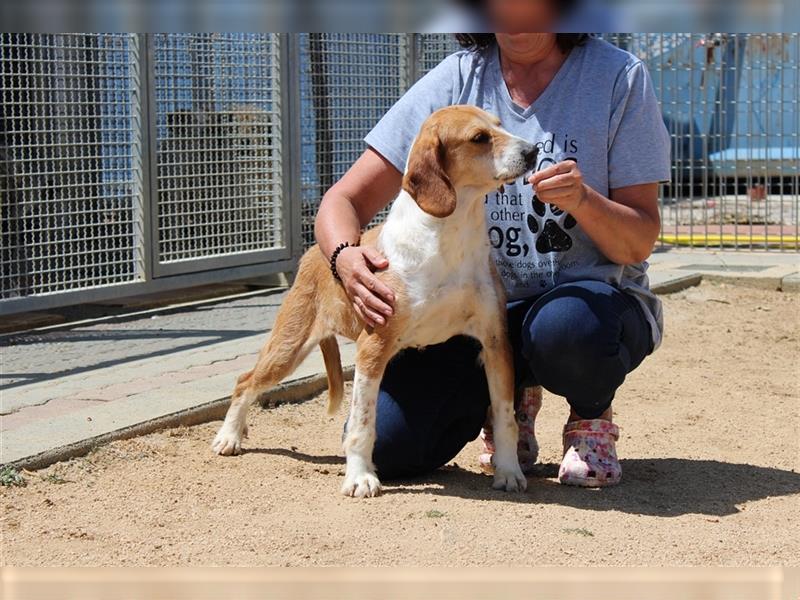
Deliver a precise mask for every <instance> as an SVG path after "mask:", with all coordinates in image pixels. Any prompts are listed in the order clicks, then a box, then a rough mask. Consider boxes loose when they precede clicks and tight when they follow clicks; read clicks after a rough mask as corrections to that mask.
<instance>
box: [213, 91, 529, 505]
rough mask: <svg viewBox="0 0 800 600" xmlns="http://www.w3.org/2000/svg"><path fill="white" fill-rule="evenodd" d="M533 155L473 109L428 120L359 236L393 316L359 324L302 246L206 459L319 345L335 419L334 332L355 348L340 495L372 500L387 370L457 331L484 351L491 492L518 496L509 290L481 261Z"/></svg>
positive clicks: (455, 109) (238, 432) (234, 445)
mask: <svg viewBox="0 0 800 600" xmlns="http://www.w3.org/2000/svg"><path fill="white" fill-rule="evenodd" d="M535 157H536V149H535V147H534V146H533V145H532V144H529V143H528V142H526V141H524V140H522V139H520V138H517V137H514V136H512V135H510V134H509V133H508V132H506V131H504V130H503V129H501V128H500V126H499V120H498V119H497V118H496V117H494V116H492V115H489V114H488V113H486V112H484V111H482V110H480V109H478V108H475V107H472V106H451V107H447V108H443V109H441V110H438V111H436V112H435V113H433V114H432V115H431V116H430V117H429V118H428V119H427V120H426V121H425V123H423V125H422V128H421V130H420V132H419V135H418V136H417V139H416V140H415V142H414V144H413V147H412V149H411V153H410V154H409V159H408V167H407V169H406V173H405V175H404V177H403V188H402V190H401V192H400V193H399V195H398V196H397V198H396V199H395V200H394V203H393V205H392V208H391V211H390V212H389V215H388V217H387V218H386V221H385V223H384V224H383V225H382V226H379V227H375V228H373V229H371V230H369V231H367V232H366V233H365V234H364V236H363V238H362V241H363V243H364V244H373V245H375V246H376V247H377V249H378V250H379V251H380V252H382V253H383V255H384V256H385V257H386V258H387V259H388V261H389V267H388V268H387V269H386V270H384V271H381V272H379V273H378V274H377V275H378V277H379V278H380V279H382V280H383V282H384V283H386V284H387V285H388V286H389V287H390V288H391V289H392V290H393V291H394V292H395V298H396V300H395V307H394V316H393V317H392V318H391V319H389V320H388V322H387V323H386V325H384V326H381V327H377V328H375V329H371V328H368V327H366V326H365V324H364V323H363V322H362V321H361V320H360V319H359V318H358V317H357V315H356V313H355V312H354V310H353V308H352V306H351V303H350V300H349V298H348V297H347V295H346V294H345V291H344V288H343V287H342V285H341V284H339V282H337V281H336V280H335V279H334V278H333V276H332V275H331V273H330V270H329V265H328V261H327V260H326V258H325V256H324V255H323V254H322V252H321V251H320V249H319V247H318V246H313V247H312V248H310V249H309V250H308V252H306V254H305V255H304V256H303V258H302V259H301V261H300V265H299V269H298V272H297V277H296V279H295V282H294V285H293V286H292V288H291V289H290V290H289V293H288V295H287V296H286V299H285V301H284V303H283V305H282V306H281V308H280V311H279V312H278V315H277V318H276V321H275V327H274V329H273V331H272V335H271V336H270V338H269V340H268V342H267V343H266V345H265V346H264V348H263V349H262V351H261V354H260V356H259V359H258V363H257V365H256V367H255V369H253V370H252V371H249V372H248V373H245V374H243V375H242V376H240V377H239V379H238V381H237V384H236V388H235V389H234V392H233V397H232V401H231V406H230V408H229V409H228V413H227V415H226V416H225V422H224V423H223V425H222V427H221V428H220V430H219V433H217V436H216V438H215V439H214V442H213V444H212V448H213V449H214V451H215V452H217V453H218V454H236V453H238V452H240V450H241V443H242V438H243V436H245V435H246V429H247V427H246V415H247V409H248V407H249V405H250V404H251V403H252V402H253V401H254V400H255V399H256V398H257V397H258V396H259V395H260V394H261V393H263V392H264V391H266V390H267V389H268V388H270V387H272V386H274V385H275V384H277V383H278V382H279V381H280V380H281V379H283V378H284V377H286V376H287V375H288V374H290V373H291V372H292V371H293V370H294V369H295V368H296V367H297V365H298V364H299V363H300V362H301V361H302V360H303V359H304V358H305V357H306V355H307V354H308V353H309V352H310V351H311V350H312V349H313V348H314V346H316V345H317V344H319V345H320V347H321V349H322V354H323V357H324V360H325V367H326V370H327V374H328V390H329V404H328V412H329V413H332V412H333V411H335V410H336V409H337V408H338V406H339V404H340V403H341V400H342V395H343V377H342V367H341V363H340V358H339V348H338V345H337V342H336V337H335V336H336V335H342V336H345V337H347V338H350V339H354V340H357V353H356V365H355V366H356V368H355V379H354V382H353V398H352V401H351V403H350V416H349V419H348V425H347V433H346V435H345V439H344V450H345V454H346V456H347V469H346V473H345V479H344V484H343V485H342V493H344V494H345V495H348V496H356V497H364V496H375V495H376V494H378V493H379V492H380V482H379V481H378V478H377V476H376V475H375V466H374V465H373V463H372V451H373V447H374V444H375V406H376V402H377V397H378V386H379V384H380V382H381V378H382V377H383V373H384V369H385V367H386V364H387V363H388V362H389V360H390V359H391V358H392V357H393V356H394V355H395V354H396V353H397V352H399V351H400V350H402V349H403V348H409V347H421V346H427V345H431V344H437V343H440V342H444V341H445V340H447V339H449V338H451V337H452V336H454V335H459V334H465V335H469V336H472V337H474V338H477V339H478V340H479V341H480V342H481V344H482V346H483V351H482V360H483V363H484V366H485V368H486V375H487V378H488V382H489V393H490V396H491V411H492V420H493V426H494V436H495V446H496V452H495V454H494V467H495V471H494V482H493V484H492V486H493V487H494V488H495V489H506V490H509V491H517V490H524V489H525V488H526V486H527V480H526V479H525V477H524V475H523V474H522V471H521V470H520V467H519V462H518V460H517V425H516V422H515V420H514V408H513V397H514V377H513V362H512V355H511V348H510V346H509V342H508V336H507V335H506V309H505V292H504V288H503V285H502V282H501V281H500V279H499V276H498V274H497V272H496V270H495V267H494V263H493V261H492V259H491V257H490V253H489V252H490V248H489V240H488V236H487V233H486V223H485V221H486V218H485V214H484V198H485V195H486V194H487V193H488V192H491V191H492V190H495V189H497V188H498V187H500V186H501V185H502V184H503V183H504V182H507V181H512V180H514V179H516V178H517V177H519V176H521V175H523V174H524V173H525V172H526V171H527V170H529V169H530V168H531V167H532V164H533V162H534V160H535Z"/></svg>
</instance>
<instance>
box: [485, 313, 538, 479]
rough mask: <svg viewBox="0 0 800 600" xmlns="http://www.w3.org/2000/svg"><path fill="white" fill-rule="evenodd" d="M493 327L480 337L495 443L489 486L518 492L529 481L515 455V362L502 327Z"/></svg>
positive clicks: (516, 431) (516, 435)
mask: <svg viewBox="0 0 800 600" xmlns="http://www.w3.org/2000/svg"><path fill="white" fill-rule="evenodd" d="M503 318H505V316H503ZM493 329H494V330H493V331H490V332H489V333H487V335H485V336H482V337H483V339H481V343H482V344H483V364H484V367H485V368H486V378H487V379H488V382H489V396H490V398H491V403H492V428H493V431H494V445H495V453H494V456H493V457H492V463H493V465H494V482H492V487H493V488H494V489H496V490H501V489H505V490H506V491H508V492H517V491H522V490H525V489H526V488H527V487H528V480H527V479H525V475H523V474H522V469H520V466H519V459H518V458H517V440H518V437H519V431H518V429H517V422H516V420H515V419H514V363H513V357H512V354H511V346H510V344H509V343H508V337H507V335H506V332H505V330H504V329H496V328H493Z"/></svg>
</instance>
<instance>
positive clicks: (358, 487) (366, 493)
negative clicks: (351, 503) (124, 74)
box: [342, 473, 381, 498]
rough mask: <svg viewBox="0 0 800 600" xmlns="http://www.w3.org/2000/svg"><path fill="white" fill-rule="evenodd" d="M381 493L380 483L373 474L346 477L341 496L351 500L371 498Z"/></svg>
mask: <svg viewBox="0 0 800 600" xmlns="http://www.w3.org/2000/svg"><path fill="white" fill-rule="evenodd" d="M380 493H381V482H380V481H379V480H378V478H377V477H376V476H375V475H374V474H373V473H359V474H358V475H346V476H345V478H344V483H343V484H342V494H344V495H345V496H351V497H352V498H373V497H375V496H378V495H379V494H380Z"/></svg>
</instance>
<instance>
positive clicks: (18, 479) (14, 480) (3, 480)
mask: <svg viewBox="0 0 800 600" xmlns="http://www.w3.org/2000/svg"><path fill="white" fill-rule="evenodd" d="M0 485H4V486H12V485H14V486H18V487H25V486H26V485H27V482H26V481H25V478H24V477H23V476H22V475H20V472H19V471H17V470H16V469H15V468H13V467H9V466H5V467H3V468H2V469H0Z"/></svg>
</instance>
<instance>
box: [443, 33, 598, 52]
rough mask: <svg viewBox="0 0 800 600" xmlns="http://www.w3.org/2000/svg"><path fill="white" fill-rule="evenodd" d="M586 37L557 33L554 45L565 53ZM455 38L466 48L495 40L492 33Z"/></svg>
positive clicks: (459, 35) (578, 44)
mask: <svg viewBox="0 0 800 600" xmlns="http://www.w3.org/2000/svg"><path fill="white" fill-rule="evenodd" d="M587 39H589V34H588V33H557V34H556V45H557V46H558V48H559V50H561V51H562V52H564V53H565V54H566V53H567V52H569V51H570V50H572V49H573V48H574V47H575V46H583V45H584V44H585V43H586V40H587ZM456 40H458V43H459V44H461V47H462V48H466V49H467V50H483V49H484V48H488V47H489V46H491V45H492V44H494V43H496V42H497V38H495V37H494V34H493V33H457V34H456Z"/></svg>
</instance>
